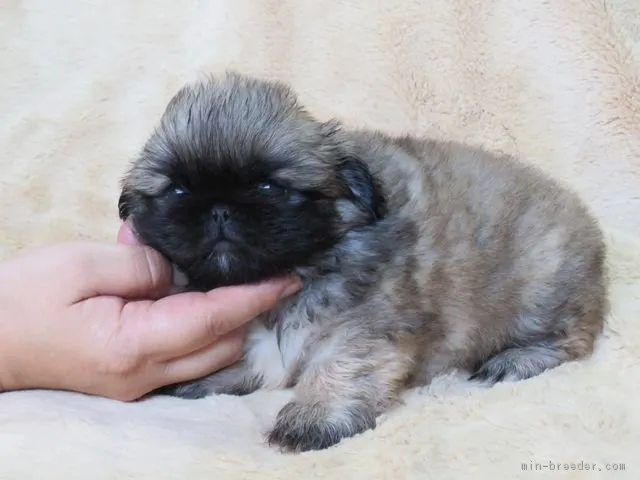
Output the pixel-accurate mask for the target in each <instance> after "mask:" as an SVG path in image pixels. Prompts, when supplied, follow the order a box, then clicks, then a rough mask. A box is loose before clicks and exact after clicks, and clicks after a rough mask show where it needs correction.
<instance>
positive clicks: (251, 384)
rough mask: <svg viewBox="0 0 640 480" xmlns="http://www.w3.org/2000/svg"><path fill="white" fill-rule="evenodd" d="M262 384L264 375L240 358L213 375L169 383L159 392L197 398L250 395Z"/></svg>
mask: <svg viewBox="0 0 640 480" xmlns="http://www.w3.org/2000/svg"><path fill="white" fill-rule="evenodd" d="M261 385H262V375H261V374H260V373H258V372H256V371H254V369H252V368H251V365H250V364H249V362H247V361H246V360H240V361H239V362H237V363H235V364H233V365H231V366H229V367H227V368H225V369H223V370H219V371H218V372H216V373H214V374H213V375H209V376H207V377H203V378H200V379H198V380H193V381H190V382H182V383H178V384H175V385H169V386H167V387H163V388H161V389H160V390H158V392H157V393H160V394H165V395H171V396H174V397H181V398H190V399H196V398H204V397H206V396H208V395H212V394H226V395H248V394H250V393H253V392H255V391H256V390H258V389H259V388H260V387H261Z"/></svg>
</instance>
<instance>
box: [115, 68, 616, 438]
mask: <svg viewBox="0 0 640 480" xmlns="http://www.w3.org/2000/svg"><path fill="white" fill-rule="evenodd" d="M119 207H120V216H121V217H122V218H128V219H130V220H131V221H132V222H133V226H134V228H135V230H136V231H137V233H138V234H139V235H140V237H141V239H142V240H143V241H144V242H146V243H147V244H148V245H150V246H152V247H154V248H156V249H157V250H159V251H160V252H162V253H163V254H164V255H166V256H167V257H168V258H169V259H170V260H171V261H172V262H173V263H174V264H175V265H176V266H177V267H178V268H179V269H180V270H182V271H183V272H184V273H185V274H186V275H187V277H188V279H189V286H190V288H192V289H211V288H214V287H219V286H222V285H228V284H237V283H243V282H252V281H257V280H260V279H263V278H266V277H269V276H274V275H278V274H284V273H286V272H291V271H295V272H297V273H298V274H299V275H300V277H301V278H302V279H303V282H304V287H303V289H302V290H301V291H300V292H299V294H297V295H296V296H295V297H294V298H290V299H287V300H286V301H283V302H282V304H281V305H280V306H279V308H277V309H276V310H275V311H272V312H270V313H269V314H266V315H264V316H262V317H260V318H256V319H255V320H254V321H253V322H252V324H251V328H250V331H249V333H248V336H247V341H246V347H245V348H246V350H245V353H244V357H243V358H242V360H241V361H239V362H238V363H236V364H234V365H232V366H230V367H229V368H226V369H224V370H222V371H219V372H217V373H214V374H213V375H210V376H208V377H206V378H202V379H199V380H196V381H193V382H187V383H184V384H181V385H175V386H172V387H170V388H169V389H168V392H169V393H171V394H173V395H177V396H181V397H187V398H199V397H202V396H205V395H208V394H214V393H220V394H233V395H243V394H248V393H251V392H253V391H255V390H256V389H260V388H264V389H276V388H289V387H293V388H294V392H295V397H294V398H295V399H294V400H293V401H292V402H291V403H289V404H287V405H286V406H285V407H284V408H283V409H282V410H281V411H280V412H279V414H278V415H277V418H276V420H275V425H274V427H273V429H272V430H271V431H270V432H269V434H268V440H269V442H270V443H273V444H278V445H280V446H281V447H282V448H283V449H285V450H293V451H305V450H313V449H323V448H327V447H329V446H331V445H334V444H336V443H338V442H339V441H340V440H341V439H343V438H346V437H351V436H353V435H355V434H358V433H360V432H363V431H365V430H367V429H371V428H373V427H374V426H375V424H376V418H377V417H378V415H380V414H381V413H382V412H384V411H385V410H387V409H389V408H391V407H392V406H393V405H394V404H395V403H396V402H398V400H399V397H400V394H401V393H402V392H403V390H405V389H407V388H411V387H414V386H419V385H425V384H427V383H429V381H430V380H431V379H432V378H434V376H437V375H440V374H443V373H446V372H449V371H452V370H454V369H455V370H462V371H468V372H470V374H471V378H473V379H478V380H483V381H487V382H490V383H491V382H497V381H502V380H510V381H515V380H523V379H526V378H529V377H533V376H535V375H538V374H540V373H542V372H543V371H545V370H547V369H550V368H553V367H556V366H558V365H560V364H562V363H563V362H567V361H571V360H576V359H580V358H583V357H585V356H587V355H589V354H590V353H591V352H592V350H593V347H594V341H595V339H596V338H597V337H598V334H599V332H601V329H602V326H603V318H604V315H605V313H606V312H605V309H606V286H605V280H604V273H603V262H604V257H605V248H604V245H603V238H602V235H601V232H600V230H599V228H598V226H597V224H596V222H595V221H594V219H593V218H592V217H591V215H590V213H589V212H588V211H587V209H586V208H585V207H584V206H583V204H582V203H581V201H580V200H579V199H578V198H577V197H576V196H575V195H574V194H573V193H570V192H569V191H567V190H565V189H564V188H563V187H561V186H560V185H559V184H558V183H556V182H555V181H553V180H551V179H549V178H547V177H546V176H544V175H542V174H541V173H540V172H538V171H536V170H534V169H533V168H531V167H528V166H525V165H523V164H521V163H518V162H516V161H515V160H514V159H512V158H510V157H507V156H505V155H500V156H496V155H492V154H490V153H488V152H485V151H482V150H478V149H474V148H471V147H468V146H464V145H460V144H455V143H452V142H436V141H433V140H429V139H419V138H411V137H398V138H392V137H390V136H387V135H384V134H382V133H378V132H369V131H362V130H349V129H345V128H343V127H341V125H339V123H337V122H335V121H330V122H327V123H322V122H320V121H317V120H315V119H314V118H313V117H312V116H311V115H310V114H309V113H308V112H306V111H305V110H304V108H303V107H301V106H300V105H299V104H298V101H297V99H296V96H295V94H294V93H293V92H292V91H291V90H290V89H289V88H288V87H287V86H286V85H284V84H282V83H278V82H267V81H261V80H258V79H254V78H248V77H245V76H242V75H238V74H227V75H224V76H221V77H219V78H212V79H209V80H207V81H204V82H199V83H196V84H192V85H187V86H185V87H184V88H183V89H181V90H180V91H179V92H178V93H177V94H176V95H175V97H174V98H173V99H172V100H171V101H170V103H169V105H168V107H167V108H166V111H165V112H164V114H163V116H162V119H161V121H160V123H159V126H158V127H157V129H156V131H155V132H154V133H153V134H152V136H151V137H150V139H149V140H148V141H147V143H146V145H145V146H144V149H143V150H142V152H141V154H140V156H139V158H137V159H136V160H135V162H134V163H133V165H132V167H131V169H130V171H129V172H128V173H127V175H126V176H125V178H124V180H123V189H122V194H121V197H120V202H119ZM179 321H180V319H179V318H176V322H179Z"/></svg>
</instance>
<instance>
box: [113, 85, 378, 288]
mask: <svg viewBox="0 0 640 480" xmlns="http://www.w3.org/2000/svg"><path fill="white" fill-rule="evenodd" d="M335 133H336V127H335V125H334V124H322V123H319V122H317V121H315V120H314V119H313V118H311V117H310V116H309V115H308V114H307V113H306V112H304V111H303V110H302V109H301V108H300V107H299V106H298V104H297V102H296V98H295V96H294V95H293V93H292V92H291V91H290V90H289V89H288V88H287V87H285V86H284V85H282V84H278V83H270V82H262V81H258V80H254V79H249V78H246V77H242V76H239V75H234V74H230V75H227V76H225V77H223V78H221V79H216V80H214V79H212V80H209V81H207V82H202V83H198V84H195V85H189V86H187V87H185V88H183V89H182V90H181V91H179V92H178V93H177V94H176V96H175V97H174V98H173V99H172V100H171V102H170V103H169V105H168V106H167V109H166V111H165V113H164V115H163V117H162V119H161V121H160V125H159V126H158V128H157V129H156V131H155V132H154V134H153V135H152V136H151V138H150V139H149V140H148V141H147V143H146V145H145V147H144V149H143V151H142V153H141V155H140V156H139V158H138V159H137V160H136V161H135V162H134V164H133V166H132V168H131V170H130V171H129V173H128V174H127V176H126V177H125V179H124V181H123V189H122V193H121V196H120V200H119V208H120V216H121V218H123V219H125V218H129V219H130V220H131V221H132V223H133V226H134V228H135V230H136V232H137V233H138V235H139V236H140V238H141V240H142V241H143V242H144V243H146V244H148V245H150V246H152V247H154V248H155V249H157V250H158V251H160V252H162V253H163V254H164V255H165V256H166V257H167V258H169V259H170V260H171V261H172V262H173V263H175V264H176V265H177V266H178V267H179V268H180V269H181V270H182V271H184V272H185V273H186V274H187V276H188V277H189V280H190V285H191V287H192V288H197V289H210V288H214V287H217V286H222V285H229V284H238V283H244V282H252V281H257V280H261V279H264V278H267V277H270V276H274V275H278V274H282V273H285V272H287V271H290V270H292V269H294V268H296V267H304V266H310V265H311V264H312V263H313V259H314V258H317V257H318V255H319V254H321V253H323V252H326V251H327V250H328V249H331V248H332V247H333V246H334V245H335V244H336V243H337V242H338V241H339V240H340V238H341V237H342V236H343V235H344V234H345V233H346V232H347V231H348V230H349V229H351V228H355V227H357V226H361V225H366V224H368V223H371V222H373V221H375V219H376V217H377V216H378V215H380V214H381V210H382V203H383V199H382V198H381V194H380V192H379V188H378V186H377V185H376V183H375V181H374V179H373V178H372V177H371V175H370V173H369V171H368V170H367V168H366V166H365V165H364V164H363V163H362V162H360V161H359V160H357V159H356V158H353V157H352V156H348V155H345V154H343V153H342V150H341V148H340V145H339V144H338V142H337V141H336V139H335Z"/></svg>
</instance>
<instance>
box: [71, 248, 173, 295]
mask: <svg viewBox="0 0 640 480" xmlns="http://www.w3.org/2000/svg"><path fill="white" fill-rule="evenodd" d="M70 254H71V258H70V259H69V263H68V264H67V269H68V270H67V272H69V273H70V274H71V275H73V276H74V277H75V278H73V283H72V284H74V285H75V286H76V288H77V289H76V290H75V297H76V298H74V299H72V301H73V302H77V301H80V300H83V299H86V298H90V297H95V296H99V295H113V296H118V297H122V298H128V299H142V298H144V299H155V298H159V297H162V296H164V295H165V294H167V293H168V292H169V289H170V288H171V285H172V269H171V264H170V263H169V262H168V261H167V260H166V259H165V258H164V257H163V256H162V255H161V254H160V253H158V252H157V251H155V250H153V249H152V248H150V247H147V246H143V245H124V244H102V243H96V244H80V245H75V246H73V249H72V250H71V252H70Z"/></svg>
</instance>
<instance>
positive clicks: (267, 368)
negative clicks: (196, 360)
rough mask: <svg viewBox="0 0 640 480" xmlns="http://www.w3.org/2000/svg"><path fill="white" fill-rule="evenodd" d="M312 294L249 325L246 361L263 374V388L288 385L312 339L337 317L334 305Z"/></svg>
mask: <svg viewBox="0 0 640 480" xmlns="http://www.w3.org/2000/svg"><path fill="white" fill-rule="evenodd" d="M315 293H316V294H315V295H314V294H313V293H311V294H303V295H300V296H299V297H298V298H296V299H295V300H294V301H292V302H290V303H288V304H286V305H283V306H282V307H281V308H280V309H278V310H276V311H273V312H270V313H269V314H266V315H263V316H261V317H258V318H257V319H255V320H254V321H253V322H252V324H251V327H250V330H249V334H248V337H247V341H246V344H245V358H246V359H247V360H248V361H249V363H250V364H251V366H252V368H253V369H254V370H255V371H257V372H259V373H261V374H262V377H263V388H266V389H275V388H283V387H287V386H290V385H291V382H292V381H293V380H295V379H294V378H293V377H294V375H296V373H298V366H299V364H300V362H301V361H302V360H303V359H304V358H305V356H306V355H308V352H309V350H310V348H309V347H310V346H312V345H313V342H314V338H317V337H318V336H319V335H322V334H323V332H324V330H326V329H327V328H329V323H331V322H330V321H329V320H330V318H331V317H332V316H333V317H335V315H336V314H337V311H338V310H339V308H338V306H337V305H335V304H333V305H331V303H326V302H325V301H324V300H319V296H318V293H319V292H315Z"/></svg>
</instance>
